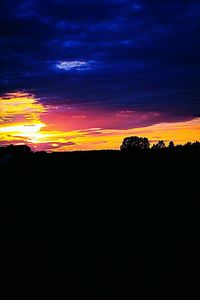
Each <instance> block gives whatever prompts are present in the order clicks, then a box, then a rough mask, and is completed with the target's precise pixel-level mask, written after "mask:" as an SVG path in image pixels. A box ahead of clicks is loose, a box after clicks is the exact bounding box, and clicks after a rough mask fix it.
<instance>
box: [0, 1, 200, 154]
mask: <svg viewBox="0 0 200 300" xmlns="http://www.w3.org/2000/svg"><path fill="white" fill-rule="evenodd" d="M199 34H200V1H199V0H188V1H187V0H173V1H172V0H168V1H160V0H135V1H134V0H95V1H94V0H49V1H43V0H22V1H17V0H1V5H0V145H8V144H24V143H25V144H27V145H29V146H31V147H32V149H33V150H46V151H68V150H69V151H71V150H87V149H90V150H91V149H119V146H120V144H121V142H122V140H123V138H124V137H126V136H130V135H137V136H146V137H148V138H149V140H150V141H151V143H155V142H157V141H158V140H161V139H162V140H164V141H165V142H166V143H168V142H169V141H170V140H174V142H175V143H176V144H183V143H185V142H187V141H196V140H200V50H199V49H200V39H199Z"/></svg>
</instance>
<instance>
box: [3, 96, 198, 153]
mask: <svg viewBox="0 0 200 300" xmlns="http://www.w3.org/2000/svg"><path fill="white" fill-rule="evenodd" d="M86 113H87V112H86V111H84V110H82V111H81V109H80V108H79V109H77V108H76V109H75V108H66V109H62V107H61V108H60V109H59V107H58V109H57V108H56V109H55V107H53V106H52V107H51V106H48V107H47V106H44V105H43V104H42V103H40V102H39V100H37V99H36V98H34V96H32V95H29V94H26V93H22V92H17V93H12V94H11V93H10V94H6V95H5V96H4V97H0V145H6V144H11V143H13V144H22V143H26V144H28V145H30V146H31V147H32V148H33V149H35V150H46V151H72V150H100V149H119V147H120V145H121V143H122V140H123V139H124V138H125V137H126V136H131V135H137V136H146V137H148V139H149V140H150V141H151V143H154V142H156V141H158V140H164V141H166V143H167V142H169V141H170V140H173V141H174V142H175V143H176V144H184V143H186V142H187V141H191V142H194V141H196V140H199V137H200V118H196V119H193V120H190V121H183V122H174V123H160V122H159V123H158V121H157V119H156V118H157V117H159V113H140V112H133V111H125V112H119V113H117V114H116V113H112V112H106V113H105V114H102V115H101V114H100V112H99V111H92V112H91V111H90V112H88V114H87V115H86ZM154 118H155V121H154ZM132 119H133V121H134V122H135V124H136V125H137V126H136V127H137V128H132V129H123V130H121V129H106V128H108V127H107V124H109V123H110V124H115V125H119V126H118V128H120V125H121V128H123V125H124V122H129V121H130V120H132ZM146 120H150V121H151V123H152V124H153V121H154V122H155V123H154V125H150V126H149V125H148V126H144V125H143V126H142V125H141V127H139V124H142V122H145V121H146ZM127 124H128V123H127ZM100 125H101V126H100Z"/></svg>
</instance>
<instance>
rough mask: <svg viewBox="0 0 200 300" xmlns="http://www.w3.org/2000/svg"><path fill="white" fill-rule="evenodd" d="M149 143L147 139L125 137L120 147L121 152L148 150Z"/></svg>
mask: <svg viewBox="0 0 200 300" xmlns="http://www.w3.org/2000/svg"><path fill="white" fill-rule="evenodd" d="M149 146H150V142H149V140H148V139H147V138H145V137H144V138H143V137H137V136H131V137H126V138H125V139H124V140H123V143H122V145H121V147H120V149H121V150H122V151H133V150H144V149H149Z"/></svg>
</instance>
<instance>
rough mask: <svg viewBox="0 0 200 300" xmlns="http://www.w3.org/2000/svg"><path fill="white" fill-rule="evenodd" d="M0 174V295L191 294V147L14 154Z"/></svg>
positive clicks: (194, 204) (195, 250)
mask: <svg viewBox="0 0 200 300" xmlns="http://www.w3.org/2000/svg"><path fill="white" fill-rule="evenodd" d="M2 157H3V155H2ZM0 169H1V206H2V209H1V214H2V218H1V219H2V232H3V236H2V239H1V252H2V254H1V274H2V280H1V285H2V288H1V293H4V294H5V297H7V298H10V297H12V298H13V297H15V298H16V297H18V295H19V297H20V298H24V299H116V298H117V299H143V298H144V297H145V298H150V297H153V298H158V299H163V298H168V299H169V297H170V298H171V297H182V296H183V295H185V296H187V297H193V296H191V295H192V294H194V293H195V292H198V293H199V290H198V286H199V274H198V273H199V266H200V264H199V253H200V252H199V250H200V249H199V245H198V242H199V170H200V150H199V149H183V148H180V149H163V150H155V151H152V150H147V151H141V152H134V153H123V152H120V151H94V152H75V153H52V154H46V153H24V154H23V155H22V154H20V153H15V154H14V155H11V156H7V157H5V155H4V158H3V159H1V166H0ZM5 297H4V298H5ZM4 298H3V297H2V299H4Z"/></svg>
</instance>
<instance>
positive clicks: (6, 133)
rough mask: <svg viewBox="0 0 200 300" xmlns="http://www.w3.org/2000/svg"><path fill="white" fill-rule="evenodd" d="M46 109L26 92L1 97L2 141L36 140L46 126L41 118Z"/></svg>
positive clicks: (0, 121)
mask: <svg viewBox="0 0 200 300" xmlns="http://www.w3.org/2000/svg"><path fill="white" fill-rule="evenodd" d="M45 111H46V109H45V108H44V106H43V105H42V104H40V103H39V102H38V101H37V99H35V98H34V97H33V96H31V95H28V94H26V93H22V92H16V93H8V94H6V95H5V96H4V97H0V142H1V141H6V142H7V141H11V142H12V141H16V140H18V141H20V140H21V141H23V142H24V141H25V142H26V141H29V142H34V140H35V139H37V138H38V137H40V134H39V132H40V130H41V128H43V127H45V124H44V123H43V122H42V121H41V119H40V114H41V113H44V112H45Z"/></svg>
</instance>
